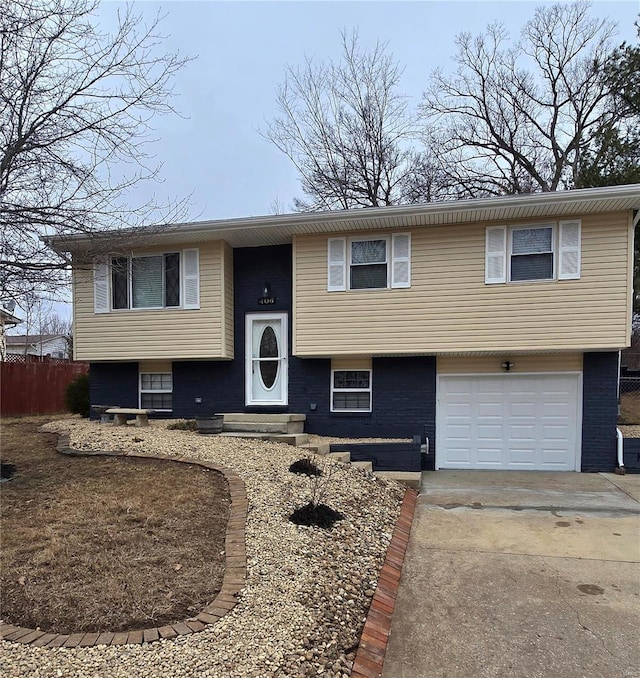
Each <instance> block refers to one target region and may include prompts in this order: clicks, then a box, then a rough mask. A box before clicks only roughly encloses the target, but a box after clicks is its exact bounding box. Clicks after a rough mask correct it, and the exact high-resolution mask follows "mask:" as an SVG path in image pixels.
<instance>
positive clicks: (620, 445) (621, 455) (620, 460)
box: [616, 428, 625, 476]
mask: <svg viewBox="0 0 640 678" xmlns="http://www.w3.org/2000/svg"><path fill="white" fill-rule="evenodd" d="M616 443H617V446H616V449H617V452H618V468H617V469H616V473H618V474H619V475H621V476H623V475H624V474H625V470H624V440H623V437H622V431H621V430H620V429H619V428H617V429H616Z"/></svg>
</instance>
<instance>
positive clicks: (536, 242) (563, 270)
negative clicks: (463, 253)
mask: <svg viewBox="0 0 640 678" xmlns="http://www.w3.org/2000/svg"><path fill="white" fill-rule="evenodd" d="M580 229H581V225H580V221H577V220H572V221H560V222H558V223H550V224H532V225H527V226H489V227H487V229H486V237H485V283H487V284H494V283H505V282H526V281H532V282H533V281H544V280H577V279H579V278H580V250H581V242H580Z"/></svg>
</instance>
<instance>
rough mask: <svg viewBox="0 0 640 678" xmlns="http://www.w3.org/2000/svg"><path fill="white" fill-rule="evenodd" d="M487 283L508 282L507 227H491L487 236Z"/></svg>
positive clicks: (485, 277) (485, 272)
mask: <svg viewBox="0 0 640 678" xmlns="http://www.w3.org/2000/svg"><path fill="white" fill-rule="evenodd" d="M484 281H485V283H487V284H488V285H489V284H493V283H503V282H506V281H507V227H506V226H489V227H488V228H487V230H486V234H485V268H484Z"/></svg>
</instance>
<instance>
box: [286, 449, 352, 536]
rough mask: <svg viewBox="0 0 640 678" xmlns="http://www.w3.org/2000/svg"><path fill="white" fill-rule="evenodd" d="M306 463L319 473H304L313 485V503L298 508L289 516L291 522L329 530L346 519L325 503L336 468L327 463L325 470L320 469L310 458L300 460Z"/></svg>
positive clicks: (290, 468)
mask: <svg viewBox="0 0 640 678" xmlns="http://www.w3.org/2000/svg"><path fill="white" fill-rule="evenodd" d="M305 461H307V462H309V464H310V465H312V466H313V467H314V468H315V469H316V471H317V473H314V474H311V473H308V472H303V473H305V475H308V476H309V482H310V484H311V487H310V490H311V501H309V502H308V503H307V504H305V505H304V506H301V507H299V508H297V509H296V510H295V511H294V512H293V513H292V514H291V515H290V516H289V520H290V521H291V522H292V523H295V524H296V525H307V526H308V527H322V528H325V529H328V528H330V527H333V525H334V523H336V522H337V521H338V520H343V519H344V516H343V515H342V513H339V512H338V511H335V510H334V509H332V508H331V507H330V506H327V505H326V504H325V503H324V502H323V499H324V498H325V495H326V494H327V490H328V489H329V481H330V479H331V476H332V475H333V471H334V470H335V467H332V466H327V464H326V463H325V464H324V465H323V468H318V467H317V466H316V465H315V464H313V462H312V461H311V458H310V457H309V458H306V459H300V460H299V462H305ZM299 462H295V464H292V465H291V467H289V470H292V468H293V466H295V465H296V464H298V463H299ZM294 473H295V471H294Z"/></svg>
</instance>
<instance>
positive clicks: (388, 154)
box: [261, 33, 415, 210]
mask: <svg viewBox="0 0 640 678" xmlns="http://www.w3.org/2000/svg"><path fill="white" fill-rule="evenodd" d="M386 47H387V46H386V44H382V43H376V45H375V46H374V47H373V48H372V49H371V50H369V51H365V50H363V49H361V47H360V45H359V39H358V35H357V33H352V34H351V35H347V34H346V33H343V34H342V59H341V61H340V62H339V63H334V62H331V61H330V62H328V63H323V62H320V63H316V62H314V61H312V60H310V59H307V61H306V63H305V65H304V67H303V68H300V69H297V68H292V67H289V68H287V71H286V75H285V80H284V83H283V84H282V85H280V87H279V88H278V90H277V94H276V100H277V104H278V107H279V109H280V115H279V117H277V118H276V119H275V120H273V122H271V123H270V124H268V127H267V129H266V130H265V131H263V132H261V133H262V135H263V136H264V138H266V139H267V140H268V141H270V142H271V143H273V144H274V145H275V146H276V148H278V149H280V150H281V151H282V152H283V153H285V154H286V155H287V156H288V157H289V158H290V160H291V161H292V162H293V164H294V165H295V167H296V169H297V170H298V172H299V173H300V176H301V183H302V190H303V192H304V194H305V196H306V199H305V200H296V201H295V205H296V207H297V209H299V210H316V209H348V208H351V207H367V206H380V205H391V204H394V203H397V202H399V201H401V199H402V194H403V190H404V187H403V182H404V181H405V179H406V177H407V175H408V172H409V169H410V160H411V157H412V156H411V154H410V152H409V147H408V141H409V139H410V138H411V137H412V135H414V134H415V119H414V118H413V116H411V115H410V114H409V113H408V110H407V98H406V97H405V96H403V95H402V94H400V93H399V91H398V86H399V82H400V78H401V75H402V70H401V69H400V67H399V66H398V64H397V62H396V61H394V59H393V57H392V56H391V55H389V54H387V53H386Z"/></svg>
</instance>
